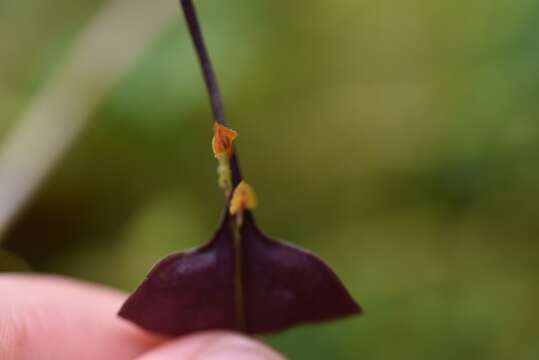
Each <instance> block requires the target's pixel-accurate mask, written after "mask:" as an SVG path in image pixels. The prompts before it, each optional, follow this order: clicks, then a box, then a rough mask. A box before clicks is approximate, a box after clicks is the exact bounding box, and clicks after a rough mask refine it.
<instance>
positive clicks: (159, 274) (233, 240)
mask: <svg viewBox="0 0 539 360" xmlns="http://www.w3.org/2000/svg"><path fill="white" fill-rule="evenodd" d="M191 1H192V0H181V5H182V7H183V10H184V13H185V16H186V19H187V23H188V26H189V30H190V32H191V35H192V38H193V42H194V45H195V49H196V50H197V54H198V56H199V60H200V63H201V65H202V70H203V74H204V79H205V82H206V85H207V88H208V92H209V94H210V100H211V105H212V110H213V113H214V118H215V121H216V124H215V125H214V137H213V140H212V148H213V152H214V155H215V156H216V158H217V159H218V161H219V167H218V173H219V184H220V186H221V187H222V188H223V190H224V194H225V204H224V209H223V215H222V218H221V222H220V225H219V228H218V230H217V231H216V233H215V235H214V237H213V239H212V240H211V241H210V242H209V243H208V244H206V245H204V246H202V247H200V248H197V249H194V250H192V251H187V252H182V253H177V254H173V255H170V256H168V257H166V258H165V259H163V260H161V261H159V262H158V263H157V264H156V265H155V266H154V267H153V269H151V271H150V273H149V274H148V275H147V276H146V279H145V280H144V281H143V282H142V284H141V285H140V286H139V287H138V288H137V289H136V291H135V292H134V293H133V294H132V295H131V296H130V297H129V298H128V299H127V301H126V302H125V303H124V305H123V306H122V308H121V310H120V313H119V315H120V316H121V317H123V318H125V319H127V320H130V321H132V322H134V323H135V324H138V325H139V326H141V327H143V328H145V329H148V330H150V331H154V332H157V333H162V334H167V335H173V336H177V335H184V334H188V333H191V332H195V331H201V330H208V329H230V330H236V331H242V332H245V333H247V334H261V333H268V332H275V331H279V330H283V329H285V328H288V327H290V326H292V325H296V324H300V323H309V322H318V321H322V320H329V319H335V318H339V317H343V316H348V315H353V314H358V313H360V312H361V308H360V307H359V305H358V304H357V303H356V302H355V301H354V300H353V299H352V297H351V296H350V294H349V293H348V291H347V290H346V289H345V288H344V286H343V284H342V283H341V281H340V280H339V279H338V277H337V276H336V275H335V273H334V272H333V271H332V270H331V269H330V268H329V267H328V266H327V265H326V264H325V263H324V262H323V261H322V260H321V259H320V258H318V257H317V256H315V255H313V254H311V253H310V252H308V251H306V250H304V249H301V248H298V247H295V246H292V245H290V244H287V243H284V242H282V241H277V240H273V239H271V238H269V237H268V236H266V235H265V234H263V233H262V232H261V231H260V230H259V229H258V227H257V225H256V223H255V220H254V217H253V214H252V210H253V209H254V208H255V207H256V204H257V201H256V195H255V192H254V190H253V188H252V187H251V186H250V185H248V184H247V183H246V182H245V181H244V180H243V179H242V176H241V173H240V170H239V163H238V159H237V155H236V154H235V151H234V149H233V147H232V141H233V140H234V139H235V137H236V135H237V134H236V132H234V131H232V130H230V129H229V128H227V127H226V125H225V121H224V115H223V110H222V104H221V100H220V96H219V91H218V87H217V82H216V80H215V76H214V74H213V70H212V68H211V65H210V64H211V63H210V61H209V57H208V54H207V51H206V48H205V46H204V42H203V38H202V34H201V31H200V27H199V24H198V20H197V18H196V13H195V9H194V7H193V4H192V2H191ZM223 155H226V156H223Z"/></svg>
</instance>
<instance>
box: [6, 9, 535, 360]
mask: <svg viewBox="0 0 539 360" xmlns="http://www.w3.org/2000/svg"><path fill="white" fill-rule="evenodd" d="M156 4H160V5H156ZM197 5H198V8H199V13H200V17H201V19H202V23H203V27H204V29H205V31H206V38H207V41H208V44H209V47H210V50H211V54H212V56H213V60H214V63H215V66H216V69H217V72H218V76H219V80H220V83H221V88H222V91H223V93H224V99H225V103H226V112H227V115H228V118H229V122H230V123H231V125H232V127H233V128H235V129H236V130H238V131H239V133H240V137H239V139H238V142H237V144H238V147H239V152H240V156H241V160H242V166H243V171H244V173H245V175H246V177H247V178H248V179H249V181H250V183H251V184H253V185H254V187H255V188H256V190H257V193H258V197H259V202H260V207H259V209H258V210H257V211H256V216H257V218H258V222H259V224H260V225H261V227H262V228H263V229H264V230H265V232H267V233H269V234H271V235H273V236H276V237H279V238H285V239H287V240H289V241H290V242H293V243H295V244H298V245H300V246H303V247H306V248H309V249H312V250H313V251H315V252H316V253H317V254H319V255H321V256H322V257H323V258H325V259H326V260H327V261H328V263H329V264H331V266H332V267H333V268H334V269H335V271H336V272H337V273H338V274H339V275H340V276H341V277H342V279H343V281H344V282H345V284H346V285H347V286H348V288H349V289H350V291H351V292H352V294H353V295H354V297H356V298H357V299H358V300H359V301H360V303H361V304H362V305H363V306H364V308H365V310H366V314H365V316H363V317H361V318H350V319H346V320H342V321H336V322H332V323H329V324H321V325H310V326H301V327H298V328H295V329H293V330H290V331H287V332H284V333H281V334H277V335H273V336H268V337H265V338H264V340H265V341H267V342H269V343H270V344H271V345H272V346H274V347H275V348H277V349H278V350H280V351H282V352H283V353H284V354H286V355H287V356H288V357H289V358H290V359H328V358H331V359H363V360H366V359H478V358H481V359H530V360H531V359H538V358H539V340H538V339H539V306H538V304H539V286H538V285H539V280H538V275H539V259H538V255H539V243H538V240H539V238H538V237H539V100H538V96H539V42H538V41H537V34H538V33H539V3H538V2H537V1H533V0H519V1H509V0H476V1H462V0H456V1H430V2H427V1H416V0H412V1H389V0H382V1H367V0H361V1H357V0H332V1H308V2H305V1H291V0H274V1H253V0H235V1H212V0H199V1H198V2H197ZM157 6H162V7H163V9H166V11H162V12H159V15H153V13H152V10H151V9H150V8H153V7H157ZM114 7H116V10H114V9H112V10H111V8H114ZM169 9H170V10H169ZM130 12H133V14H134V13H135V12H138V13H142V14H145V16H146V17H145V16H142V17H141V16H140V15H137V16H135V17H134V18H132V19H131V20H129V19H130V18H129V16H130ZM151 16H155V19H154V20H156V21H155V24H154V25H151V24H149V25H148V22H151V21H150V20H149V19H148V18H147V17H151ZM116 17H117V18H116ZM158 17H162V21H161V18H158ZM96 19H108V20H107V21H108V22H107V21H100V20H97V21H96ZM126 19H127V20H126ZM123 21H126V22H127V21H131V22H133V21H134V22H135V23H136V24H138V25H137V26H135V27H133V28H134V29H137V31H139V32H144V31H146V32H148V33H151V32H152V31H153V32H155V36H154V35H152V36H149V37H148V38H144V36H141V34H140V33H137V34H134V35H133V36H127V37H126V38H118V39H116V37H115V36H116V35H115V34H116V32H115V31H114V28H111V27H110V26H109V25H110V24H115V25H116V26H117V29H118V31H122V29H123V31H125V29H128V30H129V29H131V27H130V25H125V26H124V24H123ZM107 24H108V25H107ZM157 24H160V25H157ZM139 25H140V26H139ZM143 25H147V26H148V29H146V30H145V29H144V26H143ZM107 26H109V27H107ZM131 26H132V24H131ZM159 26H161V27H162V28H159ZM100 27H101V28H100ZM96 28H97V29H98V30H96ZM89 29H90V30H89ZM88 31H90V32H92V31H93V32H94V33H95V32H96V31H97V33H98V34H99V35H96V37H95V38H97V39H100V41H98V42H97V45H95V44H94V45H95V46H96V48H95V49H102V48H100V47H99V46H101V45H102V44H107V42H110V45H107V46H108V48H107V49H108V50H107V51H86V52H85V51H80V52H79V53H80V54H83V55H84V56H82V55H77V56H79V57H77V56H74V55H73V51H74V50H73V49H76V48H77V47H79V48H80V47H82V48H85V46H89V47H90V48H91V46H90V45H84V34H85V33H87V32H88ZM129 31H131V30H129ZM81 34H82V35H81ZM81 43H82V45H81ZM137 46H138V47H140V49H139V52H138V53H137V54H136V56H135V55H134V54H133V52H132V51H130V50H128V48H132V47H137ZM122 54H124V55H125V54H127V55H125V59H124V61H120V62H116V61H115V60H114V59H116V60H117V58H118V57H121V56H122ZM73 59H75V60H73ZM81 59H86V60H84V61H83V60H81ZM110 59H112V60H110ZM109 60H110V61H109ZM95 64H97V65H95ZM93 65H95V66H93ZM111 69H112V70H111ZM81 74H84V77H83V78H82V80H81V79H80V78H78V77H79V76H82V75H81ZM59 78H60V79H61V80H58V79H59ZM74 78H76V81H74V80H73V79H74ZM58 83H59V84H61V85H54V84H58ZM51 84H53V85H51ZM55 86H56V87H55ZM58 87H60V88H62V87H63V90H58ZM66 89H67V90H66ZM55 91H56V94H64V95H62V96H57V97H56V98H55V99H56V100H55V101H56V107H53V110H51V111H49V112H47V111H44V110H43V108H46V106H45V107H44V106H40V105H39V101H45V102H47V101H49V100H47V99H48V97H47V96H48V94H50V93H54V92H55ZM62 91H63V92H62ZM65 94H67V95H65ZM43 98H44V99H45V100H39V99H43ZM75 101H79V102H82V104H83V105H81V106H82V108H84V109H86V112H85V111H72V112H67V113H66V112H64V113H62V109H65V108H70V107H71V106H72V103H73V102H75ZM85 101H86V102H85ZM62 102H64V103H62ZM36 103H37V104H36ZM35 112H37V113H38V115H39V114H40V115H41V117H39V116H37V118H39V119H40V120H39V121H34V122H28V123H29V124H33V125H32V126H26V127H25V131H26V134H30V135H28V136H30V137H29V138H30V139H32V136H33V137H34V139H35V142H36V143H40V142H45V143H47V142H49V143H51V144H55V143H58V142H59V141H60V142H61V141H65V142H66V143H69V144H68V146H67V145H66V146H65V148H63V149H61V151H59V156H58V161H57V162H56V163H55V164H53V163H52V162H51V164H50V166H49V165H47V166H46V167H45V169H40V170H39V171H36V173H37V175H36V174H33V175H32V174H31V175H28V176H34V175H35V176H37V177H38V178H39V176H41V175H39V174H42V175H46V177H44V181H41V182H39V181H37V182H36V184H35V185H32V186H29V187H28V189H24V191H26V193H27V196H26V197H24V196H23V197H22V198H17V197H13V198H11V197H10V196H7V195H6V194H8V195H9V194H13V193H16V192H17V191H19V190H20V188H18V187H19V186H20V185H21V183H23V184H24V179H26V175H25V174H26V173H25V172H24V171H22V172H21V174H22V175H21V174H19V173H18V172H17V171H18V170H17V166H18V165H17V164H21V163H23V160H20V161H18V158H19V157H20V159H25V160H24V161H27V162H28V161H30V162H29V163H30V164H32V160H34V162H35V163H36V164H49V163H48V162H47V161H48V160H47V159H49V157H53V155H54V154H52V155H50V156H49V154H48V153H47V151H45V150H44V149H47V147H46V146H45V147H43V148H37V149H36V148H34V147H33V146H32V145H33V141H30V142H28V137H26V140H24V139H25V138H24V136H23V137H20V138H22V139H23V140H21V141H26V142H27V143H25V144H23V146H18V147H17V145H13V143H16V142H17V140H18V139H19V137H18V134H19V135H20V131H19V130H20V128H21V126H22V124H23V123H25V121H26V120H28V118H29V115H28V114H29V113H34V114H35ZM55 114H58V116H56V115H55ZM62 114H64V115H65V114H67V115H68V116H66V119H63V120H64V121H65V120H67V121H68V123H70V124H79V125H77V126H76V131H66V132H65V133H64V132H63V128H64V127H63V125H62V123H61V122H58V121H59V120H61V119H59V118H60V117H61V116H62ZM30 117H31V116H30ZM0 118H1V120H0V180H1V182H0V187H1V190H2V191H3V194H4V196H3V197H1V201H2V202H3V204H2V206H4V213H5V214H4V215H5V216H4V217H3V218H2V219H3V220H2V221H4V222H5V223H6V224H2V223H0V229H2V227H3V231H2V232H0V235H1V238H0V241H2V245H1V246H2V253H1V254H2V255H1V257H0V268H1V269H2V270H3V271H8V270H21V269H33V270H35V271H40V272H53V273H60V274H65V275H69V276H73V277H77V278H80V279H85V280H89V281H94V282H98V283H102V284H106V285H110V286H113V287H117V288H120V289H123V290H126V291H130V290H132V289H133V288H134V287H135V286H136V285H137V284H138V282H139V281H140V280H141V279H142V277H143V276H144V275H145V273H146V272H147V270H148V269H149V267H150V266H151V265H152V264H153V263H154V262H155V261H156V260H157V259H158V258H160V257H161V256H164V255H166V254H169V253H170V252H173V251H177V250H181V249H187V248H190V247H193V246H196V245H200V244H202V243H204V242H206V241H207V240H208V239H209V238H210V237H211V235H212V233H213V231H214V230H215V227H216V224H217V221H218V217H219V214H220V211H221V205H222V195H221V193H220V191H219V189H218V188H217V186H216V176H215V168H216V164H215V161H214V159H213V157H212V154H211V149H210V147H209V141H210V138H211V113H210V110H209V105H208V101H207V99H206V95H205V92H204V86H203V83H202V78H201V75H200V71H199V68H198V66H197V63H196V58H195V55H194V52H193V49H192V47H191V43H190V40H189V38H188V35H187V31H186V29H185V24H184V21H183V19H182V17H181V16H180V11H179V7H178V5H177V4H176V1H175V0H160V1H155V2H152V1H150V2H148V1H146V2H141V1H126V0H120V1H113V0H110V1H105V0H99V1H98V0H92V1H72V0H49V1H46V2H44V1H38V0H26V1H16V0H1V1H0ZM55 121H56V122H55ZM51 132H52V133H53V134H54V136H58V137H59V138H55V137H53V135H50V133H51ZM58 134H59V135H58ZM58 139H62V140H58ZM68 140H69V141H68ZM7 144H11V145H10V146H11V148H15V149H16V150H17V151H7V150H6V149H7V148H8V145H7ZM6 152H9V153H10V156H9V157H8V156H7V155H5V153H6ZM2 154H4V157H3V158H2ZM6 158H7V160H6ZM28 159H30V160H28ZM49 160H50V159H49ZM52 165H54V166H52ZM19 170H20V169H19ZM30 170H31V169H30ZM25 171H28V169H27V170H25ZM30 173H32V171H30ZM13 174H18V176H11V175H13ZM17 189H19V190H17ZM11 202H13V204H11ZM6 204H9V206H7V205H6ZM6 208H9V209H11V210H10V212H8V211H7V210H5V209H6ZM6 214H8V215H9V216H8V215H6ZM8 223H9V226H8V225H7V224H8ZM0 296H1V294H0Z"/></svg>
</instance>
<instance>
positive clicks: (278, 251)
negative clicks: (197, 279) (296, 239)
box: [243, 216, 361, 334]
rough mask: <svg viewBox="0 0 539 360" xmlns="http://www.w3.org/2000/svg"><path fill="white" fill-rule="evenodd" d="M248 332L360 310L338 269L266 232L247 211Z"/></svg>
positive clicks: (245, 229) (287, 325)
mask: <svg viewBox="0 0 539 360" xmlns="http://www.w3.org/2000/svg"><path fill="white" fill-rule="evenodd" d="M243 248H244V260H243V265H244V269H243V271H244V296H245V311H246V324H247V332H248V333H253V334H258V333H266V332H274V331H278V330H282V329H284V328H287V327H290V326H292V325H295V324H298V323H303V322H318V321H323V320H329V319H335V318H339V317H342V316H346V315H352V314H358V313H360V312H361V308H360V307H359V305H358V304H357V303H356V302H355V301H354V300H353V299H352V297H351V296H350V294H348V291H346V289H345V288H344V286H343V285H342V283H341V281H340V280H339V278H338V277H337V276H336V275H335V273H334V272H333V271H332V270H331V269H330V268H329V267H328V266H327V265H326V264H325V263H324V262H323V261H322V260H321V259H320V258H318V257H317V256H315V255H313V254H311V253H309V252H308V251H306V250H303V249H300V248H297V247H294V246H291V245H288V244H284V243H281V242H277V241H275V240H272V239H270V238H268V237H267V236H265V235H264V234H262V233H261V232H260V230H259V229H258V228H257V227H256V225H255V223H254V221H253V220H252V217H251V216H249V217H248V218H247V219H246V221H245V224H244V226H243Z"/></svg>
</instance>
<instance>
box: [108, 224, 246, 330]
mask: <svg viewBox="0 0 539 360" xmlns="http://www.w3.org/2000/svg"><path fill="white" fill-rule="evenodd" d="M232 246H233V245H232V237H231V236H230V231H229V227H228V223H223V224H222V225H221V227H220V228H219V230H218V231H217V233H216V234H215V236H214V238H213V240H212V241H211V242H210V243H209V244H208V245H206V246H203V247H201V248H198V249H195V250H194V251H191V252H185V253H179V254H174V255H170V256H168V257H166V258H164V259H163V260H161V261H160V262H158V263H157V264H156V265H155V266H154V267H153V269H152V270H151V271H150V273H149V274H148V275H147V276H146V279H145V280H144V281H143V282H142V284H141V285H140V286H139V287H138V289H137V290H136V291H135V292H134V293H133V294H132V295H131V296H130V297H129V298H128V299H127V301H126V302H125V303H124V305H123V306H122V308H121V310H120V313H119V315H120V316H121V317H123V318H125V319H127V320H130V321H132V322H134V323H136V324H138V325H139V326H141V327H143V328H145V329H148V330H151V331H155V332H158V333H162V334H167V335H173V336H177V335H183V334H187V333H191V332H194V331H200V330H207V329H231V330H234V329H236V328H237V326H236V314H235V310H234V309H235V306H234V259H233V252H232V251H233V247H232Z"/></svg>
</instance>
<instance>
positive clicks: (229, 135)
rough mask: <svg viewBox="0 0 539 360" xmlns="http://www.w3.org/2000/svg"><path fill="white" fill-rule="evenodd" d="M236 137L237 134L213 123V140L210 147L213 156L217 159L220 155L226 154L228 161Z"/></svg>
mask: <svg viewBox="0 0 539 360" xmlns="http://www.w3.org/2000/svg"><path fill="white" fill-rule="evenodd" d="M237 137H238V133H237V132H236V131H234V130H232V129H229V128H227V127H226V126H223V125H221V124H219V123H218V122H214V123H213V139H212V141H211V146H212V149H213V155H214V156H215V157H216V158H219V156H220V155H222V154H226V156H227V158H229V159H230V157H231V156H232V142H233V141H234V140H235V139H236V138H237Z"/></svg>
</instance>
